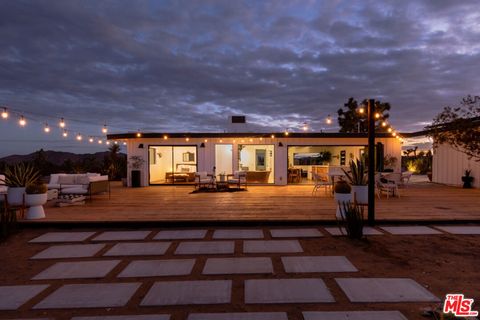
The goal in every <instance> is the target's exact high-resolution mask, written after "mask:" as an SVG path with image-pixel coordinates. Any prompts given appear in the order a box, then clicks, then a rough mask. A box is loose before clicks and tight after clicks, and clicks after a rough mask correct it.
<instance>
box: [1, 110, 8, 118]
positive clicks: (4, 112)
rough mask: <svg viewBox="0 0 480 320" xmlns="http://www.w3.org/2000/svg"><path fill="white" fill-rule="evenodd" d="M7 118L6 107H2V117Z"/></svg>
mask: <svg viewBox="0 0 480 320" xmlns="http://www.w3.org/2000/svg"><path fill="white" fill-rule="evenodd" d="M7 118H8V111H7V108H3V111H2V119H7Z"/></svg>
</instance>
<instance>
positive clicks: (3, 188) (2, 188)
mask: <svg viewBox="0 0 480 320" xmlns="http://www.w3.org/2000/svg"><path fill="white" fill-rule="evenodd" d="M7 192H8V187H7V186H0V193H7Z"/></svg>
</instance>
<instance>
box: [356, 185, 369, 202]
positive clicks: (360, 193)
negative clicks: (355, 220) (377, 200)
mask: <svg viewBox="0 0 480 320" xmlns="http://www.w3.org/2000/svg"><path fill="white" fill-rule="evenodd" d="M354 194H355V197H356V200H357V203H360V204H367V203H368V186H352V201H353V199H354V196H353V195H354Z"/></svg>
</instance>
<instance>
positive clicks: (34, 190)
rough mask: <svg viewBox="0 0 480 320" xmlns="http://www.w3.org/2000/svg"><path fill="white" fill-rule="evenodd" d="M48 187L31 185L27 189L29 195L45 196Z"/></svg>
mask: <svg viewBox="0 0 480 320" xmlns="http://www.w3.org/2000/svg"><path fill="white" fill-rule="evenodd" d="M47 190H48V188H47V185H46V184H45V183H33V184H29V185H28V186H27V188H26V189H25V192H26V193H27V194H44V193H47Z"/></svg>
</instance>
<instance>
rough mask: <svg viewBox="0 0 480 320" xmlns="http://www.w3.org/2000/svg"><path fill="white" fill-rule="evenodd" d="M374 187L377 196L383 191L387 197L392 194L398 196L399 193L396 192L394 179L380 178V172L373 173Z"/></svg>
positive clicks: (396, 186)
mask: <svg viewBox="0 0 480 320" xmlns="http://www.w3.org/2000/svg"><path fill="white" fill-rule="evenodd" d="M375 189H376V192H377V195H378V197H379V198H380V194H381V193H382V192H385V193H386V194H387V199H388V198H389V197H390V194H391V195H392V196H395V195H396V196H397V197H399V198H400V193H399V192H398V184H397V183H396V182H395V180H388V179H387V178H382V176H381V174H380V173H377V174H375Z"/></svg>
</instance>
